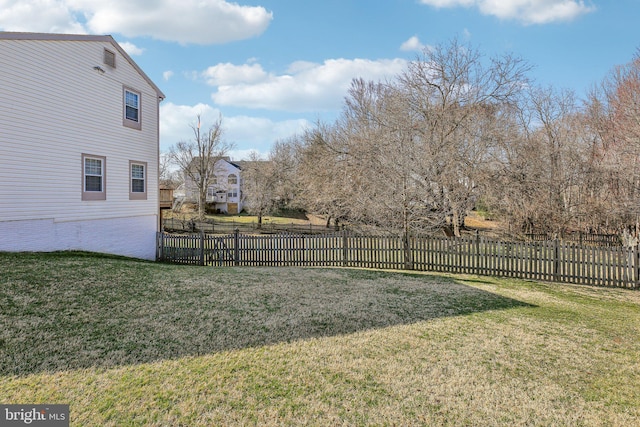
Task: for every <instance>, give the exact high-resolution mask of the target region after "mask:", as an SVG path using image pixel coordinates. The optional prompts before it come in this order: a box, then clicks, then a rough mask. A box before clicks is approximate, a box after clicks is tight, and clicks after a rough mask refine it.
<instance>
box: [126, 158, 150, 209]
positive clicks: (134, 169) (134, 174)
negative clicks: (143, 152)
mask: <svg viewBox="0 0 640 427" xmlns="http://www.w3.org/2000/svg"><path fill="white" fill-rule="evenodd" d="M129 174H130V175H129V176H130V187H129V200H147V163H146V162H136V161H133V160H130V161H129Z"/></svg>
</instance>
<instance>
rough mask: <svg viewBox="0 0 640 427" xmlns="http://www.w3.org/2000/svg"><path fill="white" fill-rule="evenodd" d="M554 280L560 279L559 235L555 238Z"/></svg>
mask: <svg viewBox="0 0 640 427" xmlns="http://www.w3.org/2000/svg"><path fill="white" fill-rule="evenodd" d="M553 281H554V282H559V281H560V247H559V242H558V238H557V237H556V238H555V239H554V240H553Z"/></svg>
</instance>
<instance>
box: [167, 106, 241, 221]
mask: <svg viewBox="0 0 640 427" xmlns="http://www.w3.org/2000/svg"><path fill="white" fill-rule="evenodd" d="M191 129H192V130H193V138H192V139H191V140H186V141H180V142H178V143H177V144H176V145H175V146H173V147H171V149H170V151H169V156H170V157H171V159H172V161H173V163H174V164H175V165H177V166H178V167H179V168H180V170H181V171H182V172H183V174H184V176H185V185H193V186H195V188H196V189H197V192H198V200H197V201H198V216H199V217H200V218H203V217H204V214H205V205H206V201H207V189H208V188H209V185H210V184H211V183H212V179H213V178H214V177H215V171H214V167H215V163H216V161H217V160H219V159H221V158H222V157H225V156H226V155H227V153H228V152H229V150H230V149H231V148H232V144H230V143H228V142H226V141H225V140H224V139H223V138H222V136H223V129H222V117H218V119H217V120H216V121H215V122H214V123H213V124H212V125H211V127H210V128H209V129H208V130H206V131H203V132H201V122H200V115H197V124H195V125H191Z"/></svg>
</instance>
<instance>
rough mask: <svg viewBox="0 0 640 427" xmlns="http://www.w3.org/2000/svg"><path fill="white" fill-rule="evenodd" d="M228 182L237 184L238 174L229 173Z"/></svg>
mask: <svg viewBox="0 0 640 427" xmlns="http://www.w3.org/2000/svg"><path fill="white" fill-rule="evenodd" d="M229 184H230V185H237V184H238V176H237V175H235V174H233V173H232V174H231V175H229Z"/></svg>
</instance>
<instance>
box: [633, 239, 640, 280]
mask: <svg viewBox="0 0 640 427" xmlns="http://www.w3.org/2000/svg"><path fill="white" fill-rule="evenodd" d="M633 270H634V271H633V277H632V278H631V283H632V286H633V288H634V289H640V245H635V246H634V247H633Z"/></svg>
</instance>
